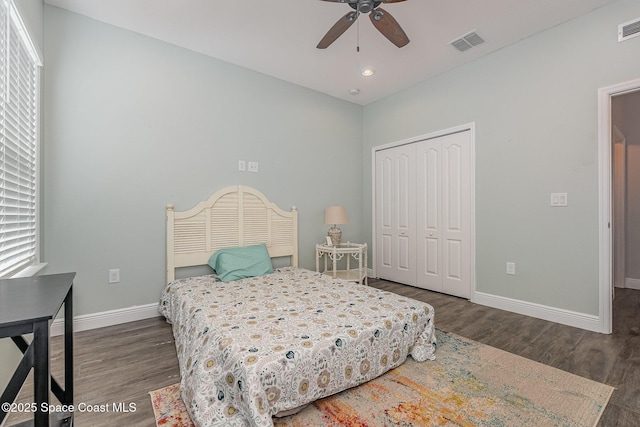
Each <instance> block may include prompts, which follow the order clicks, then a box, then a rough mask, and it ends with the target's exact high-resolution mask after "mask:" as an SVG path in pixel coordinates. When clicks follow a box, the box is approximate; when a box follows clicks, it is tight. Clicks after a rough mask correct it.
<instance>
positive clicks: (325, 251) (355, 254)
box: [316, 242, 369, 285]
mask: <svg viewBox="0 0 640 427" xmlns="http://www.w3.org/2000/svg"><path fill="white" fill-rule="evenodd" d="M344 257H346V263H347V266H346V269H344V270H338V261H340V260H341V259H342V258H344ZM320 258H324V270H323V271H322V273H323V274H326V275H329V276H333V277H335V278H339V279H344V280H347V281H349V282H358V283H364V284H365V285H368V284H369V283H368V281H367V244H366V243H350V242H347V243H341V244H339V245H336V246H329V245H326V244H317V245H316V271H318V272H319V271H320ZM351 259H353V260H354V261H356V262H357V263H358V267H357V268H351ZM329 261H331V266H330V267H329Z"/></svg>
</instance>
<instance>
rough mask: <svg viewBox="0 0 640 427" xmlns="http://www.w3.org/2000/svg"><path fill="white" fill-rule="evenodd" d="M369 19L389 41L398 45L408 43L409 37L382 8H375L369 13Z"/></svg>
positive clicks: (401, 45) (402, 45)
mask: <svg viewBox="0 0 640 427" xmlns="http://www.w3.org/2000/svg"><path fill="white" fill-rule="evenodd" d="M369 19H371V22H373V25H374V27H376V28H377V29H378V31H380V32H381V33H382V35H383V36H385V37H386V38H387V39H389V41H390V42H391V43H393V44H395V45H396V46H398V47H404V46H406V45H407V44H409V37H407V34H406V33H405V32H404V30H403V29H402V27H400V24H398V21H396V20H395V18H394V17H393V16H391V15H390V14H389V12H387V11H386V10H384V9H381V8H377V9H376V10H374V11H372V12H371V13H370V14H369Z"/></svg>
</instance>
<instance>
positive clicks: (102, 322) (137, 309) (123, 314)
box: [51, 302, 161, 336]
mask: <svg viewBox="0 0 640 427" xmlns="http://www.w3.org/2000/svg"><path fill="white" fill-rule="evenodd" d="M159 316H161V314H160V312H159V311H158V303H157V302H156V303H151V304H145V305H135V306H133V307H127V308H119V309H117V310H109V311H102V312H100V313H92V314H83V315H81V316H75V317H74V318H73V332H80V331H88V330H89V329H97V328H103V327H105V326H113V325H119V324H121V323H127V322H135V321H136V320H143V319H150V318H152V317H159ZM62 334H64V319H60V318H58V319H55V320H54V321H53V322H52V323H51V336H56V335H62Z"/></svg>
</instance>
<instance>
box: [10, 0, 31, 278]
mask: <svg viewBox="0 0 640 427" xmlns="http://www.w3.org/2000/svg"><path fill="white" fill-rule="evenodd" d="M0 8H1V9H2V10H1V11H0V13H1V16H0V278H5V277H10V276H11V275H13V274H14V273H16V272H18V271H20V270H21V269H23V268H25V267H28V266H30V265H32V264H34V263H35V262H36V261H37V257H38V254H37V249H38V242H37V231H38V227H37V204H38V200H37V191H36V190H37V189H36V184H37V176H38V174H37V172H38V171H37V148H38V108H37V105H38V104H37V103H38V73H39V70H38V68H39V62H40V61H39V60H38V57H37V55H36V53H35V50H34V48H33V44H32V42H31V40H30V39H29V36H28V34H27V32H26V30H25V28H24V24H23V23H22V20H21V18H20V16H19V14H18V12H17V10H16V9H15V6H14V5H13V3H12V2H11V1H9V0H0Z"/></svg>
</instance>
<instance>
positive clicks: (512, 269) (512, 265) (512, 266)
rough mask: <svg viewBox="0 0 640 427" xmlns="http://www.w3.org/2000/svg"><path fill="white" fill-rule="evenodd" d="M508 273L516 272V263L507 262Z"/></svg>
mask: <svg viewBox="0 0 640 427" xmlns="http://www.w3.org/2000/svg"><path fill="white" fill-rule="evenodd" d="M507 274H516V263H515V262H508V263H507Z"/></svg>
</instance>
